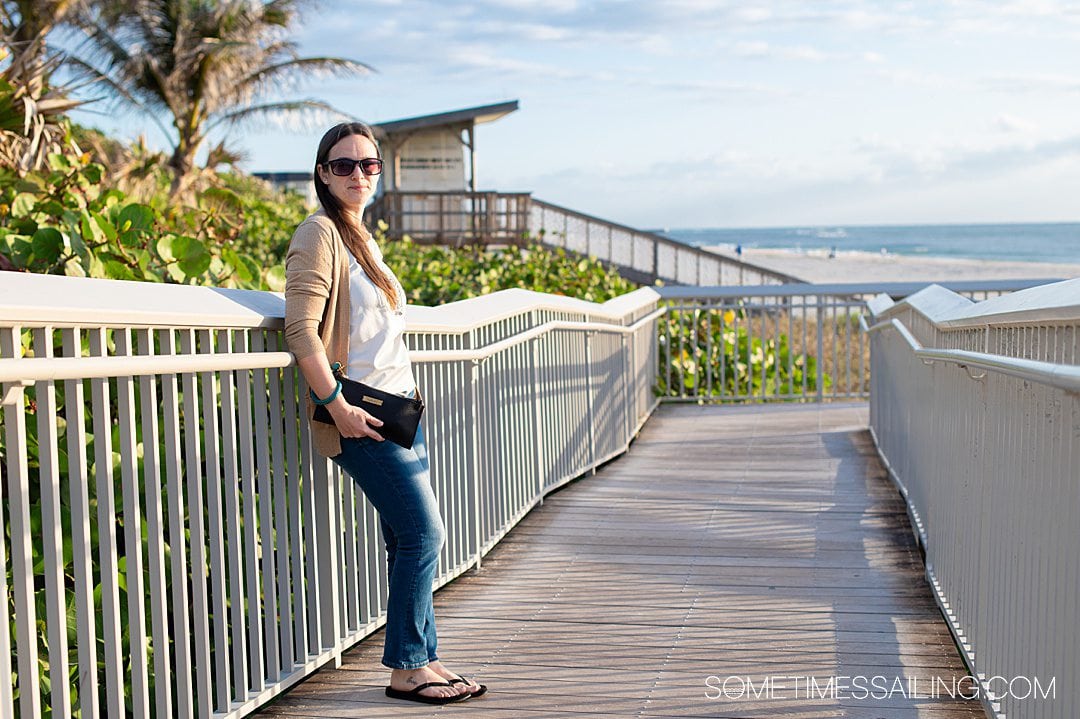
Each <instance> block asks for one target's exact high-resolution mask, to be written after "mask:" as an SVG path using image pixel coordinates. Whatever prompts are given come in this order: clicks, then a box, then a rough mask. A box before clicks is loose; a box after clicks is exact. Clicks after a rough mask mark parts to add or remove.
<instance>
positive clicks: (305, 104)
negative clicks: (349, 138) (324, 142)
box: [207, 99, 355, 130]
mask: <svg viewBox="0 0 1080 719" xmlns="http://www.w3.org/2000/svg"><path fill="white" fill-rule="evenodd" d="M352 119H355V118H353V116H352V115H350V114H348V113H347V112H344V111H342V110H339V109H337V108H336V107H334V106H332V105H330V104H328V103H325V102H322V101H321V100H310V99H309V100H290V101H287V102H267V103H263V104H261V105H253V106H251V107H245V108H242V109H239V110H234V111H233V112H230V113H228V114H225V115H222V116H220V117H218V118H216V119H215V120H214V121H213V122H212V123H209V124H208V125H207V130H210V129H212V128H214V127H217V126H219V125H227V126H230V127H235V126H236V125H239V124H246V123H250V122H256V123H257V122H260V121H261V122H264V123H266V124H267V125H268V126H273V127H285V128H287V129H296V130H307V129H310V128H311V126H313V125H318V124H325V123H326V122H327V121H328V120H329V121H331V122H332V121H335V120H337V121H342V122H344V121H347V120H352Z"/></svg>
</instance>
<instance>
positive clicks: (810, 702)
mask: <svg viewBox="0 0 1080 719" xmlns="http://www.w3.org/2000/svg"><path fill="white" fill-rule="evenodd" d="M866 424H867V409H866V405H864V404H848V405H835V404H834V405H794V406H766V407H697V406H676V405H665V406H662V407H661V408H660V409H659V410H658V411H657V413H656V414H655V415H654V416H653V418H652V419H651V420H650V421H649V422H648V424H647V425H646V427H645V429H644V430H643V431H642V434H641V436H640V437H639V438H638V440H637V441H636V442H635V444H634V445H633V447H632V448H631V450H630V453H629V454H628V455H626V456H624V457H622V458H620V459H618V460H616V461H615V462H613V463H611V464H609V465H608V466H606V467H604V468H603V469H602V470H601V471H600V472H599V473H598V474H597V475H596V476H595V477H590V478H588V479H586V480H584V481H580V482H577V483H575V484H572V485H570V486H569V487H567V488H566V489H564V490H563V491H560V492H558V493H556V494H554V495H552V496H551V497H549V498H548V499H547V501H546V502H545V504H544V506H543V507H541V508H539V509H537V510H536V511H534V512H533V513H532V514H531V515H530V516H529V517H527V518H526V519H525V520H524V521H523V522H522V523H521V524H520V525H519V526H518V527H517V528H516V529H515V530H514V531H513V532H512V533H511V534H510V535H509V536H508V537H507V538H506V539H505V540H504V541H503V543H502V544H501V545H500V546H499V547H497V548H496V549H495V550H494V551H493V552H492V553H491V555H489V557H488V558H487V559H485V560H484V567H483V570H482V571H480V572H478V573H475V572H474V573H469V574H467V575H466V576H465V577H463V578H461V579H459V580H458V581H457V582H455V583H453V584H452V585H450V586H449V587H447V588H445V589H443V590H442V591H440V592H439V593H438V594H437V596H436V613H437V616H438V617H439V627H440V641H441V647H440V654H441V655H442V656H443V657H444V658H445V659H446V660H447V663H448V664H449V665H450V666H451V667H454V668H456V669H458V670H459V671H462V672H465V673H468V674H471V675H473V676H475V677H477V678H478V679H480V680H482V681H483V682H485V683H487V684H489V685H490V686H491V691H490V692H489V694H488V696H485V697H483V698H480V699H476V700H471V701H468V702H466V703H464V704H459V705H454V706H450V707H445V708H433V707H423V706H420V705H406V704H403V703H401V702H393V701H391V700H388V699H386V698H385V697H384V696H383V693H382V687H383V685H384V684H385V682H386V680H387V676H388V675H387V673H386V671H385V670H383V669H381V668H380V667H379V664H378V660H379V656H380V653H381V645H382V635H381V633H380V634H377V635H375V636H374V637H371V638H370V639H369V640H367V641H365V642H363V643H361V644H360V645H359V646H357V647H356V648H355V649H353V650H352V651H351V652H349V653H348V654H347V655H346V657H345V660H344V666H343V667H342V668H341V669H339V670H331V669H325V670H323V671H321V672H319V673H318V674H316V675H315V676H313V677H312V678H310V679H308V680H307V681H305V682H304V683H302V684H301V685H299V686H298V687H296V688H295V689H293V690H292V691H291V692H290V693H289V694H287V695H286V696H284V697H282V698H281V699H280V700H279V701H277V702H276V703H275V704H274V705H272V706H271V707H269V708H268V709H267V710H266V712H265V713H267V714H273V715H278V716H288V717H412V716H440V717H443V716H451V715H456V716H461V717H484V718H490V719H504V718H505V719H510V718H511V717H515V718H518V717H536V718H537V719H539V718H541V717H544V718H546V717H588V716H612V717H674V716H678V717H785V718H789V719H794V718H796V717H865V718H866V719H876V718H880V719H894V718H899V717H912V718H915V717H919V718H920V719H924V718H930V719H946V718H951V717H981V716H983V711H982V708H981V707H980V705H979V704H978V702H975V701H963V700H960V699H953V698H951V697H950V696H949V694H948V692H947V691H946V690H945V687H948V688H951V687H952V684H953V682H954V681H956V680H958V679H959V678H961V677H963V676H964V675H965V674H966V670H965V668H964V666H963V664H962V662H961V660H960V658H959V655H958V654H957V651H956V649H955V647H954V646H953V642H952V638H951V636H950V634H949V631H948V629H947V628H946V626H945V623H944V621H943V620H942V618H941V615H940V613H939V611H938V609H937V606H936V605H935V604H934V601H933V598H932V596H931V594H930V590H929V588H928V587H927V584H926V582H925V579H924V575H923V567H922V561H921V558H920V556H919V552H918V549H917V547H916V545H915V544H914V541H913V539H912V535H911V529H910V527H909V525H908V518H907V515H906V513H905V509H904V504H903V500H902V499H901V497H900V496H899V494H897V492H896V491H895V489H894V488H893V486H892V484H891V483H890V482H889V481H888V479H887V477H886V475H885V471H884V469H883V468H882V466H881V464H880V463H879V462H878V459H877V456H876V454H875V452H874V449H873V445H872V443H871V440H870V436H869V433H868V432H867V431H866V429H865V427H866ZM710 677H712V679H710ZM729 677H730V679H729ZM810 677H812V678H813V679H814V681H816V686H817V690H816V691H815V690H814V689H812V688H811V689H808V687H807V685H808V678H810ZM838 677H849V679H847V680H843V679H839V678H838ZM860 678H862V680H863V681H862V684H863V687H864V689H865V691H863V690H861V689H859V687H858V684H857V683H858V682H859V681H860ZM935 679H936V680H939V681H940V683H938V684H933V685H932V684H931V682H932V681H934V680H935ZM748 680H749V682H750V683H752V684H753V685H754V690H755V691H756V692H760V688H761V686H762V685H763V684H764V683H765V682H766V681H767V680H768V681H771V682H772V688H771V691H768V692H765V693H761V694H760V696H751V695H750V691H749V689H748V686H749V685H748V684H747V681H748ZM830 680H832V681H833V684H832V691H831V690H830V689H829V686H830V685H829V681H830ZM725 681H727V684H726V687H727V692H726V695H725V696H719V697H718V695H720V694H721V691H720V689H719V688H718V687H720V686H721V685H722V683H723V682H725ZM840 682H844V685H842V684H841V683H840ZM845 685H846V686H845ZM810 686H811V687H813V686H814V685H813V684H810ZM879 687H881V688H880V689H879ZM770 694H771V696H770ZM864 694H865V695H866V696H864ZM740 695H741V696H740ZM822 695H824V696H822ZM883 695H884V696H883Z"/></svg>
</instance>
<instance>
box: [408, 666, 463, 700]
mask: <svg viewBox="0 0 1080 719" xmlns="http://www.w3.org/2000/svg"><path fill="white" fill-rule="evenodd" d="M423 684H434V685H435V686H430V687H425V688H423V689H421V690H420V691H419V692H417V693H418V694H419V695H420V696H424V697H429V698H432V699H451V698H453V697H456V696H459V695H462V694H465V693H467V691H468V690H467V689H464V688H463V687H462V685H460V684H450V683H449V677H445V676H443V675H442V674H441V673H439V672H437V671H436V670H435V669H434V668H433V665H432V664H428V665H427V666H426V667H420V668H419V669H394V670H393V671H391V672H390V688H391V689H396V690H397V691H401V692H411V691H415V690H416V688H417V687H419V686H421V685H423Z"/></svg>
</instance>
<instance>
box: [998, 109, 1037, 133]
mask: <svg viewBox="0 0 1080 719" xmlns="http://www.w3.org/2000/svg"><path fill="white" fill-rule="evenodd" d="M992 124H993V126H994V127H995V128H996V129H998V130H1000V131H1002V132H1008V133H1019V134H1031V133H1034V132H1035V131H1037V130H1038V129H1039V125H1038V124H1037V123H1035V122H1032V121H1031V120H1027V119H1025V118H1022V117H1016V116H1015V115H1007V114H1003V115H998V116H997V117H995V118H994V120H993V123H992Z"/></svg>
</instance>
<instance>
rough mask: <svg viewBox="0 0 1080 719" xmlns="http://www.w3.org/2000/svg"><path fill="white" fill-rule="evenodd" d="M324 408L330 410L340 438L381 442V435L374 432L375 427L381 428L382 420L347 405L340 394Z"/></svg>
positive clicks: (354, 406)
mask: <svg viewBox="0 0 1080 719" xmlns="http://www.w3.org/2000/svg"><path fill="white" fill-rule="evenodd" d="M326 408H327V409H328V410H330V416H331V417H333V418H334V424H335V425H337V429H338V432H340V433H341V436H342V437H371V438H372V439H373V440H375V441H376V442H382V441H383V437H382V435H381V434H379V433H378V432H376V431H375V428H376V427H381V426H382V420H381V419H376V418H375V417H372V416H371V415H370V414H368V413H367V412H365V411H364V410H362V409H360V408H359V407H357V406H356V405H352V404H349V403H348V402H346V401H345V398H344V397H342V396H341V395H340V394H339V395H338V396H337V398H336V399H334V401H333V402H331V403H330V404H328V405H326Z"/></svg>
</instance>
